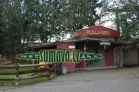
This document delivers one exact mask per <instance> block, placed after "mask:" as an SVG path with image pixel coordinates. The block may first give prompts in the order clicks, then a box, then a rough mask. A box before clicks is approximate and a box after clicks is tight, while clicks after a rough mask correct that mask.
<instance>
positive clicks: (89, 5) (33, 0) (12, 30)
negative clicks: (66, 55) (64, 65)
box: [0, 0, 102, 53]
mask: <svg viewBox="0 0 139 92" xmlns="http://www.w3.org/2000/svg"><path fill="white" fill-rule="evenodd" d="M101 7H102V2H101V0H0V10H1V12H0V42H1V44H0V53H2V52H5V51H9V52H15V51H18V52H21V51H22V48H23V47H24V46H25V45H30V44H33V43H34V41H36V40H38V41H40V42H49V41H51V38H57V39H60V38H61V37H64V36H65V35H66V34H67V33H69V34H73V33H74V32H75V31H76V30H78V29H82V28H83V27H84V26H88V27H90V26H94V25H95V23H96V21H98V20H99V19H100V16H98V14H96V8H101Z"/></svg>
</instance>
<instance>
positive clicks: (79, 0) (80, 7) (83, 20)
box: [60, 0, 101, 33]
mask: <svg viewBox="0 0 139 92" xmlns="http://www.w3.org/2000/svg"><path fill="white" fill-rule="evenodd" d="M98 1H99V0H62V2H61V6H62V13H61V15H60V17H61V21H62V23H61V24H62V26H63V28H64V30H65V31H67V32H70V33H74V32H75V31H76V30H78V29H82V28H83V27H84V26H88V27H90V26H94V25H95V22H96V21H97V20H98V19H99V16H98V15H97V14H96V10H95V9H96V8H97V7H101V2H98Z"/></svg>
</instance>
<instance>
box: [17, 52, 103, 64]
mask: <svg viewBox="0 0 139 92" xmlns="http://www.w3.org/2000/svg"><path fill="white" fill-rule="evenodd" d="M16 57H17V58H18V59H27V60H39V61H40V62H73V61H74V62H79V61H80V60H83V59H84V60H90V59H101V58H102V55H101V54H94V53H81V52H80V51H78V50H75V51H74V52H73V54H72V58H71V53H70V51H69V50H65V51H64V50H57V51H55V50H41V51H39V52H38V53H23V54H18V55H16Z"/></svg>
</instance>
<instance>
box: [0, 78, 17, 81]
mask: <svg viewBox="0 0 139 92" xmlns="http://www.w3.org/2000/svg"><path fill="white" fill-rule="evenodd" d="M15 79H16V78H0V81H11V80H15Z"/></svg>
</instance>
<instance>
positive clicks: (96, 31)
mask: <svg viewBox="0 0 139 92" xmlns="http://www.w3.org/2000/svg"><path fill="white" fill-rule="evenodd" d="M84 36H87V37H120V32H119V31H116V30H113V29H110V28H106V27H102V26H94V27H90V28H86V29H81V30H77V31H76V37H84Z"/></svg>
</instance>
